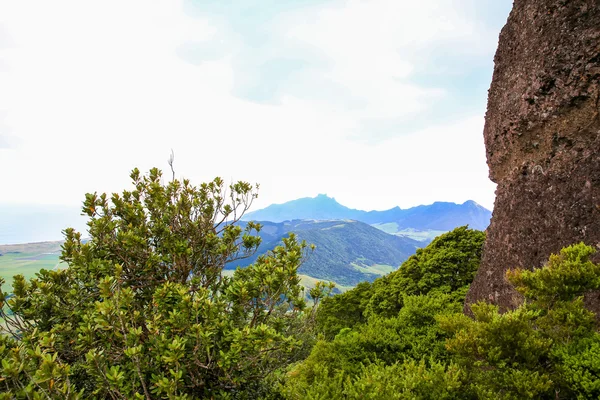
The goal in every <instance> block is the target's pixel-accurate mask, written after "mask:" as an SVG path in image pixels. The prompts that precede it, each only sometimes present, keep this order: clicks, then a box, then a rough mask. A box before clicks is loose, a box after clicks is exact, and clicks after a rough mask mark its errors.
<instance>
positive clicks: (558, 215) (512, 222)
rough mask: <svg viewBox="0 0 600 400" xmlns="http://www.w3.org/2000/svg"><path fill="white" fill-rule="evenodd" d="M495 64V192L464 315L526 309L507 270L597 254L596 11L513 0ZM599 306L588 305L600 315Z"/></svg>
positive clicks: (591, 301) (490, 145) (489, 128)
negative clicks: (485, 305)
mask: <svg viewBox="0 0 600 400" xmlns="http://www.w3.org/2000/svg"><path fill="white" fill-rule="evenodd" d="M494 61H495V68H494V76H493V80H492V84H491V87H490V91H489V97H488V110H487V113H486V123H485V128H484V139H485V145H486V152H487V161H488V166H489V168H490V178H491V179H492V180H493V181H494V182H496V183H497V184H498V187H497V189H496V202H495V206H494V213H493V217H492V222H491V225H490V227H489V228H488V230H487V234H488V236H487V240H486V244H485V247H484V254H483V258H482V263H481V267H480V269H479V272H478V274H477V276H476V278H475V281H474V282H473V284H472V285H471V289H470V291H469V293H468V296H467V300H466V304H465V311H466V312H469V311H470V309H469V307H468V306H469V305H470V304H472V303H473V302H476V301H479V300H486V301H490V302H492V303H495V304H498V305H499V306H500V308H501V309H502V310H506V309H509V308H513V307H515V306H517V305H518V304H519V303H520V302H521V298H520V296H519V295H518V293H516V292H515V291H514V290H513V289H512V288H511V286H510V285H509V284H508V283H507V282H506V280H505V272H506V270H507V269H508V268H516V267H521V268H538V267H540V266H542V265H543V263H544V262H545V261H546V260H547V259H548V257H549V255H550V254H551V253H558V252H559V251H560V249H561V248H562V247H564V246H567V245H570V244H572V243H575V242H580V241H583V242H585V243H586V244H589V245H592V246H596V247H598V248H599V249H600V4H598V1H597V0H571V1H567V0H560V1H558V0H552V1H548V0H516V1H515V2H514V5H513V10H512V12H511V14H510V16H509V18H508V21H507V24H506V26H505V27H504V28H503V29H502V32H501V34H500V42H499V46H498V50H497V53H496V56H495V59H494ZM599 260H600V257H599V254H596V259H595V261H599ZM596 297H597V296H596V295H595V294H590V295H588V296H587V297H586V303H587V304H588V305H589V306H590V307H591V308H592V309H594V310H596V309H597V310H598V311H600V301H599V299H598V298H596Z"/></svg>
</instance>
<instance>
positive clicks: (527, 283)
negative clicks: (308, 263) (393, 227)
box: [283, 228, 600, 400]
mask: <svg viewBox="0 0 600 400" xmlns="http://www.w3.org/2000/svg"><path fill="white" fill-rule="evenodd" d="M451 234H452V235H455V238H454V240H453V244H454V245H457V248H460V247H462V248H464V245H465V244H467V243H471V244H473V245H474V244H475V243H476V242H477V241H478V240H480V239H479V238H478V237H477V234H476V233H474V232H469V231H466V230H463V229H462V228H461V229H458V230H456V231H454V232H452V233H451ZM440 239H443V240H446V239H447V238H440ZM460 243H462V245H460ZM448 245H449V246H448V247H446V248H443V247H438V249H437V251H435V250H434V249H433V248H428V249H426V250H430V257H422V259H421V260H419V259H418V257H417V256H415V257H413V258H411V259H409V260H408V261H407V262H406V263H405V264H404V265H403V266H402V267H401V268H400V270H399V271H398V272H396V273H394V274H390V279H387V280H385V279H382V280H380V281H378V282H375V284H373V285H360V286H358V287H357V288H356V289H355V290H353V291H350V292H347V293H344V294H343V295H341V296H336V297H334V298H331V299H326V300H325V301H324V302H323V306H322V307H321V308H320V309H319V312H318V321H319V328H320V329H321V330H322V332H323V333H324V338H323V339H322V340H320V341H318V342H317V343H316V345H315V346H314V348H313V350H312V352H311V354H310V356H309V357H308V358H307V359H306V360H305V361H303V362H301V363H298V364H297V365H296V366H295V367H294V368H293V369H292V371H291V372H290V379H288V381H287V383H286V385H285V386H284V389H283V390H284V393H285V395H286V396H287V397H288V398H310V399H325V398H344V399H365V398H367V399H382V400H383V399H573V398H577V399H596V398H598V397H599V396H600V335H599V334H598V326H597V320H596V318H595V315H594V314H593V313H591V312H589V311H587V310H586V309H585V307H584V303H583V299H582V295H583V294H584V293H586V292H588V291H589V290H592V289H598V288H599V287H600V265H598V264H594V263H592V262H591V261H590V260H589V257H590V256H591V254H593V252H594V249H593V248H592V247H589V246H586V245H584V244H578V245H574V246H570V247H567V248H565V249H563V250H562V251H561V253H560V254H559V255H553V256H552V257H551V258H550V260H549V262H548V264H547V265H546V266H545V267H544V268H541V269H538V270H536V271H534V272H531V271H523V270H514V271H510V272H509V273H508V276H507V277H508V279H509V280H510V282H511V283H513V284H514V285H515V286H516V288H517V290H518V291H519V292H520V293H521V294H522V295H523V296H524V298H525V302H524V303H523V305H522V306H520V307H519V308H517V309H516V310H514V311H510V312H507V313H504V314H500V313H499V312H498V309H497V307H496V306H493V305H490V304H485V303H479V304H476V305H474V306H473V307H472V310H473V313H474V315H475V318H474V319H471V318H469V317H467V316H465V315H463V314H462V313H461V312H460V311H461V309H462V297H463V295H464V288H465V286H460V285H455V286H454V288H452V289H450V288H449V287H448V285H447V284H446V283H447V282H448V279H449V276H450V275H447V276H446V278H445V279H439V280H436V279H434V280H432V279H430V277H428V275H429V273H428V272H430V273H433V276H434V277H435V278H438V277H437V276H436V274H435V273H434V272H433V270H431V271H428V272H425V273H419V274H411V273H410V272H406V273H401V271H403V269H404V267H405V266H407V265H410V264H411V263H412V264H413V265H415V266H419V267H421V268H417V270H419V271H424V270H425V271H426V268H423V266H425V265H427V261H428V260H431V259H436V258H438V257H439V258H440V261H441V264H440V266H443V265H444V262H443V260H444V259H449V258H451V257H450V256H449V255H448V254H446V253H453V252H454V251H455V248H452V247H453V245H451V244H450V243H448ZM432 246H433V244H432ZM467 248H468V246H467ZM473 248H475V246H473ZM450 249H451V250H450ZM448 250H450V251H448ZM425 252H426V251H425V250H424V251H423V252H421V255H423V253H425ZM463 254H465V253H463ZM442 269H443V270H445V269H444V268H442ZM446 271H447V270H446ZM456 271H459V272H458V274H457V275H456V276H460V277H461V279H462V278H464V280H463V283H465V284H467V285H468V277H469V276H471V277H472V270H470V268H462V269H459V268H457V269H456ZM397 275H401V276H402V278H395V279H394V277H395V276H397ZM413 278H414V280H413ZM401 279H407V280H406V281H405V283H404V284H403V285H393V283H392V282H394V281H396V282H398V281H400V280H401ZM433 282H437V283H433ZM454 282H455V283H458V282H460V279H459V280H458V281H456V280H455V281H454ZM432 283H433V285H432ZM451 286H452V285H451ZM421 288H423V289H421ZM449 289H450V290H449ZM415 290H416V292H415ZM424 291H425V292H427V291H428V292H427V293H426V294H424V293H423V292H424ZM381 292H383V294H384V297H387V298H388V299H390V301H388V304H387V305H386V307H384V308H381V307H377V306H378V305H379V304H381V302H380V301H379V300H376V301H373V300H374V299H376V298H377V296H379V295H380V293H381ZM394 294H397V296H394ZM390 295H392V296H390ZM394 300H395V301H394ZM344 306H347V307H344ZM374 306H375V307H374ZM390 310H394V312H390ZM395 310H398V311H397V312H396V311H395ZM336 332H337V334H336Z"/></svg>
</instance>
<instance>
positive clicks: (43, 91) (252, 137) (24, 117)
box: [0, 0, 493, 208]
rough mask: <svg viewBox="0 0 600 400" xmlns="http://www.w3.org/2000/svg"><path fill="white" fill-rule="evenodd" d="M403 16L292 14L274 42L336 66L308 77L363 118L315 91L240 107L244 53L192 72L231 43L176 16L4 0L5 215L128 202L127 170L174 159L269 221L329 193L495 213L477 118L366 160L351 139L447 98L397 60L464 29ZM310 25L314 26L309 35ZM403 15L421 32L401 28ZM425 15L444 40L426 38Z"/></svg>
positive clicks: (173, 11) (368, 7)
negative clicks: (350, 98) (88, 196)
mask: <svg viewBox="0 0 600 400" xmlns="http://www.w3.org/2000/svg"><path fill="white" fill-rule="evenodd" d="M404 3H407V2H400V1H398V2H397V3H395V2H392V1H383V2H376V3H369V2H358V1H350V2H348V3H344V4H342V6H341V7H339V8H335V9H334V8H331V9H325V10H323V11H317V9H314V10H309V11H306V10H305V11H302V12H299V13H296V14H290V15H288V16H287V17H286V18H283V17H282V20H281V21H284V22H285V24H286V26H285V28H283V27H281V26H279V27H277V29H278V30H280V29H283V30H284V31H286V32H287V34H288V35H289V40H293V41H296V42H298V43H304V45H307V46H314V47H316V48H318V50H319V51H320V52H322V53H323V54H326V55H327V57H329V58H330V60H331V64H330V66H331V68H330V69H326V70H325V71H323V70H318V69H315V70H312V71H311V70H309V72H308V73H309V74H310V73H314V74H318V75H323V74H324V77H325V78H327V79H331V80H333V81H335V82H336V83H337V84H339V85H341V86H344V87H347V88H348V89H349V91H350V93H351V94H352V95H356V96H357V97H359V98H363V99H365V107H364V108H363V109H361V110H355V109H347V108H344V107H340V106H339V103H337V102H335V101H329V100H326V99H325V100H323V99H319V93H318V92H317V93H315V98H299V97H298V96H294V95H293V93H292V94H288V93H283V94H282V97H281V102H280V104H266V105H265V104H256V103H252V102H249V101H244V100H242V99H240V98H238V97H235V96H234V95H233V94H232V92H233V91H234V88H235V81H236V74H237V73H239V71H237V70H236V68H234V62H233V57H234V56H235V52H236V51H237V50H239V49H238V48H237V47H236V46H238V45H239V43H238V44H235V45H232V47H231V48H226V49H225V51H223V52H222V53H220V55H219V57H216V58H215V59H213V60H210V61H204V62H202V63H198V64H195V65H194V64H190V63H187V62H185V61H184V60H182V59H181V58H180V57H179V56H178V50H179V49H180V48H181V46H182V45H183V44H185V43H189V42H207V43H209V42H210V43H212V42H213V41H217V40H218V41H221V40H222V35H223V32H222V31H220V29H221V28H220V27H217V26H214V25H213V24H212V23H211V22H212V21H211V20H208V19H202V18H197V17H195V18H190V17H188V16H186V15H185V14H184V12H183V11H182V2H181V1H174V0H154V1H145V0H144V1H142V0H135V1H132V0H129V1H116V0H109V1H104V2H100V3H98V2H88V1H81V0H56V1H53V2H47V1H43V0H39V1H19V2H13V1H9V0H0V26H2V27H3V32H5V33H6V35H7V37H8V36H10V46H4V47H2V48H0V66H4V67H2V68H4V71H3V73H2V74H0V111H1V112H3V115H5V117H6V118H5V123H6V125H8V126H10V128H11V132H12V135H14V136H15V138H16V139H17V141H16V142H15V143H17V145H16V146H13V148H11V149H0V171H2V172H0V179H1V181H2V185H3V190H2V191H0V202H26V203H57V204H73V203H78V202H79V201H80V200H82V197H83V194H84V193H85V192H87V191H95V190H97V191H118V190H122V189H123V188H124V187H125V186H126V185H127V183H128V179H127V173H128V171H129V170H130V169H131V168H133V167H135V166H138V167H140V168H141V169H142V170H147V169H148V168H150V167H152V166H159V167H163V168H166V167H167V165H166V159H167V157H168V154H169V152H170V149H171V148H172V149H174V150H175V157H176V161H175V166H176V169H177V172H178V173H179V174H181V175H185V176H186V177H189V178H190V179H192V180H193V181H194V182H200V181H204V180H207V179H211V178H213V177H214V176H217V175H219V176H223V177H224V178H225V179H244V180H248V181H251V182H259V183H261V187H262V190H261V197H260V198H259V202H258V203H257V205H259V206H266V205H268V204H270V203H273V202H283V201H286V200H290V199H293V198H295V197H302V196H306V195H313V194H317V193H319V192H327V193H328V194H330V195H334V196H336V197H337V198H338V200H340V201H342V202H343V203H345V204H347V205H349V206H353V207H357V208H386V207H392V206H394V205H401V206H410V205H415V204H418V203H426V202H431V201H434V200H456V201H464V200H466V199H467V198H474V199H475V200H476V201H478V202H480V203H482V204H484V205H486V206H488V207H490V206H491V196H490V194H491V193H492V191H493V188H492V187H491V186H490V185H491V183H489V181H487V177H486V176H487V168H486V166H485V160H484V159H483V157H484V152H483V145H482V143H481V142H482V139H481V129H482V124H481V120H480V119H478V120H467V121H459V122H456V124H455V125H453V126H449V127H435V128H431V129H429V130H425V131H421V132H416V133H414V134H412V135H407V136H402V137H397V138H395V139H393V140H390V141H387V142H383V143H373V144H371V145H368V146H366V145H364V144H363V143H360V142H354V141H349V140H347V138H348V137H349V136H352V135H355V134H356V133H357V132H358V131H360V130H361V129H363V127H362V126H361V122H362V121H364V119H365V118H391V117H394V118H395V117H398V116H402V115H404V114H405V113H416V112H418V111H419V110H421V109H423V108H426V107H429V106H430V104H429V103H428V102H430V101H433V100H435V99H436V98H439V97H440V96H443V95H444V90H443V88H440V89H434V90H432V89H425V88H422V87H419V86H418V85H415V84H413V83H411V82H410V80H409V78H410V77H411V76H412V74H413V73H414V71H415V69H418V68H421V66H420V65H419V64H417V63H416V62H415V61H414V60H412V59H411V58H410V57H408V56H406V57H405V55H404V54H403V53H402V52H399V51H397V50H398V48H401V49H408V48H409V47H410V48H413V50H414V51H416V49H417V48H418V46H419V44H418V43H413V42H411V40H412V39H411V40H408V37H409V34H410V32H411V31H410V30H411V29H417V30H418V32H419V35H420V34H421V33H422V34H423V35H424V36H422V37H421V36H419V35H417V36H415V35H412V34H410V35H411V36H410V37H419V39H418V40H419V41H428V43H429V42H431V41H435V40H446V39H447V37H448V36H452V35H458V36H460V37H461V38H462V37H465V36H468V32H469V29H472V28H471V27H470V25H468V24H467V25H461V26H459V27H456V26H455V25H456V23H457V22H456V21H461V20H460V19H456V18H454V16H453V15H452V14H444V12H445V11H444V10H446V11H448V10H449V8H448V7H449V6H447V7H446V8H443V9H442V11H439V12H438V11H435V10H433V8H432V5H433V4H434V3H433V2H432V0H424V1H422V2H421V3H422V4H423V5H424V7H425V8H423V9H421V8H418V7H417V6H410V7H408V6H406V5H404V6H403V7H404V8H403V7H400V6H398V4H404ZM446 3H448V4H449V2H446V1H445V0H444V1H442V4H446ZM379 6H381V7H379ZM423 10H425V11H423ZM315 12H317V15H318V19H316V22H315V23H311V24H305V23H301V24H299V21H304V20H305V19H304V18H305V17H306V18H308V17H310V18H312V17H313V16H314V15H315V14H314V13H315ZM394 13H408V14H407V15H409V16H411V17H410V18H402V19H403V20H410V21H412V20H413V19H415V21H412V22H411V25H410V26H404V27H398V26H396V25H397V23H396V18H395V17H394V18H392V17H393V14H394ZM411 13H412V14H411ZM421 13H424V14H423V15H425V16H423V15H421ZM438 14H439V15H438ZM402 15H404V14H402ZM419 15H421V17H420V19H417V16H419ZM428 15H429V16H428ZM431 15H433V16H438V17H439V18H438V20H434V21H435V24H434V25H435V26H438V27H439V30H438V31H436V32H437V33H436V32H434V33H432V32H429V31H428V30H427V29H426V28H425V27H422V26H420V24H425V23H426V22H427V21H428V19H430V18H433V17H431ZM443 15H449V17H443ZM361 16H362V17H363V19H361ZM413 17H414V18H413ZM380 18H381V20H379V19H380ZM440 18H441V19H440ZM443 18H449V20H448V21H445V22H444V21H443ZM419 21H420V22H419ZM282 23H283V22H282ZM297 24H299V25H297ZM453 24H454V25H453ZM428 26H430V27H431V26H432V24H431V23H429V25H428ZM357 28H360V29H357ZM454 28H456V29H457V30H455V29H454ZM419 29H420V30H419ZM473 29H474V28H473ZM280 32H282V31H281V30H280ZM398 40H399V41H398ZM461 40H462V39H461ZM227 43H229V42H227V41H225V42H224V46H227V45H228V44H227ZM411 46H412V47H411ZM407 52H408V50H407ZM407 54H408V53H407ZM320 78H321V79H323V76H320ZM473 121H476V122H473ZM461 138H462V139H461ZM477 138H479V139H477ZM471 140H473V142H471ZM461 141H464V143H461ZM432 143H434V144H437V145H436V146H432ZM458 143H460V145H459V144H458ZM441 145H443V146H441ZM0 147H2V146H0ZM449 149H452V151H453V152H455V153H458V157H454V156H453V155H452V154H450V153H448V151H449ZM492 197H493V195H492Z"/></svg>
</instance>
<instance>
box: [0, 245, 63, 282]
mask: <svg viewBox="0 0 600 400" xmlns="http://www.w3.org/2000/svg"><path fill="white" fill-rule="evenodd" d="M61 243H62V242H41V243H27V244H14V245H2V246H0V277H1V278H4V280H6V284H5V286H4V288H5V289H6V288H10V287H12V278H13V276H15V275H17V274H22V275H24V276H25V278H31V277H33V276H34V275H35V273H36V272H39V270H41V269H42V268H43V269H53V268H56V267H57V266H58V265H59V264H60V260H59V259H58V257H59V256H60V251H61V250H60V245H61Z"/></svg>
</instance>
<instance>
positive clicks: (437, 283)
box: [366, 226, 485, 316]
mask: <svg viewBox="0 0 600 400" xmlns="http://www.w3.org/2000/svg"><path fill="white" fill-rule="evenodd" d="M484 239H485V234H484V233H483V232H481V231H476V230H472V229H467V227H464V226H463V227H460V228H456V229H454V230H453V231H450V232H448V233H446V234H444V235H441V236H439V237H437V238H436V239H435V240H434V241H433V242H431V244H429V246H427V247H425V248H423V249H418V250H417V252H416V254H414V255H413V256H411V257H410V258H409V259H408V260H406V261H405V262H404V263H403V264H402V266H401V267H400V268H399V269H398V270H397V271H395V272H394V273H391V274H389V275H387V276H385V277H383V278H382V279H379V280H377V281H375V282H374V283H373V296H372V297H371V300H370V301H369V305H368V306H367V310H366V312H368V313H373V314H381V315H386V316H393V315H395V314H396V313H398V311H399V310H400V309H401V308H402V306H403V298H404V296H405V295H421V294H427V293H429V292H432V291H435V292H439V293H446V294H450V295H452V296H453V297H454V298H455V300H456V301H459V302H462V301H463V299H464V295H465V294H466V289H467V288H468V286H469V285H470V284H471V282H472V281H473V278H474V277H475V273H476V272H477V268H479V263H480V261H481V252H482V249H483V241H484Z"/></svg>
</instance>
